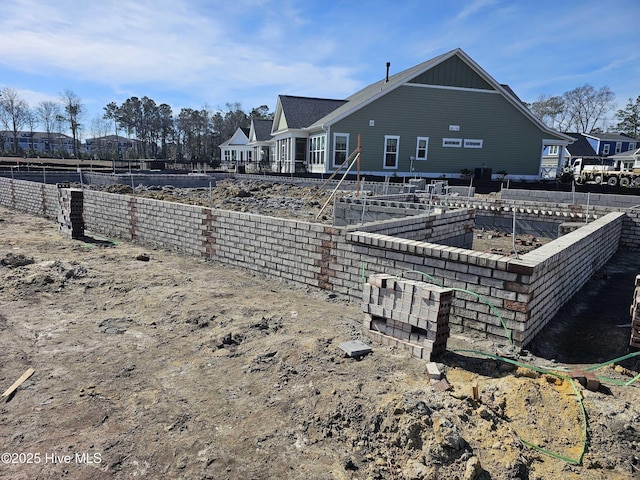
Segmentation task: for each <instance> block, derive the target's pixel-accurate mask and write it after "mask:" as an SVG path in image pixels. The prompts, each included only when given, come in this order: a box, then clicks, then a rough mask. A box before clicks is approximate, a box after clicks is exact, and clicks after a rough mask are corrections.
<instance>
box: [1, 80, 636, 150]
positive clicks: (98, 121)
mask: <svg viewBox="0 0 640 480" xmlns="http://www.w3.org/2000/svg"><path fill="white" fill-rule="evenodd" d="M614 101H615V95H614V93H613V92H612V91H611V89H610V88H609V87H607V86H604V87H601V88H599V89H596V88H595V87H593V86H591V85H589V84H586V85H583V86H581V87H577V88H575V89H573V90H570V91H568V92H565V93H563V94H562V95H557V96H548V95H541V96H540V97H539V98H538V100H536V101H535V102H532V103H530V104H526V103H525V105H526V106H527V107H528V108H529V109H530V110H531V112H532V113H533V114H534V115H536V116H537V117H538V118H540V119H541V120H542V121H543V122H544V123H545V124H546V125H548V126H549V127H552V128H554V129H556V130H559V131H561V132H578V133H598V132H599V133H601V132H605V131H615V132H616V133H625V134H627V135H630V136H632V137H634V138H638V136H639V135H640V96H638V97H637V98H636V99H635V100H634V99H632V98H630V99H629V101H628V103H627V105H626V106H625V107H624V108H621V109H618V110H617V111H616V112H615V114H614V116H613V118H614V119H615V120H616V121H617V123H616V124H614V125H610V124H608V123H607V122H608V119H609V118H610V114H611V112H613V111H614V110H615V103H614ZM225 108H226V109H225V110H220V109H218V110H214V109H212V108H210V107H206V106H205V107H203V108H201V109H199V110H198V109H193V108H182V109H181V110H180V111H179V112H178V113H177V114H175V113H174V112H173V111H172V108H171V106H169V105H167V104H166V103H161V104H157V103H156V102H155V101H154V100H153V99H151V98H149V97H146V96H144V97H142V98H138V97H130V98H128V99H126V100H125V101H124V102H122V103H121V104H118V103H116V102H111V103H109V104H108V105H106V106H105V107H104V113H103V115H102V116H97V117H95V118H94V119H92V120H91V122H90V123H89V124H88V125H87V124H86V123H85V122H84V116H85V107H84V105H83V103H82V101H81V99H80V98H79V97H78V95H76V94H75V93H74V92H72V91H70V90H65V91H63V92H62V93H61V94H60V99H59V101H57V102H56V101H42V102H40V103H39V104H38V105H36V106H35V107H34V108H31V107H30V106H29V105H28V104H27V102H26V101H25V100H23V99H22V98H20V96H19V95H18V93H17V91H16V90H15V89H13V88H10V87H5V88H3V89H2V90H0V125H1V126H2V127H3V128H4V130H5V131H7V132H9V134H10V135H11V137H12V138H13V142H11V150H12V151H10V152H3V153H5V154H7V153H9V154H13V155H22V154H23V153H25V152H23V151H22V149H21V147H20V145H19V142H18V136H19V134H20V133H21V132H24V131H25V130H27V131H29V132H30V133H31V138H32V139H33V133H34V132H35V131H37V128H38V127H41V129H42V130H44V133H45V135H46V137H47V138H48V142H47V149H48V151H46V152H45V154H49V155H58V154H65V151H63V150H64V149H63V146H62V143H61V141H62V138H61V135H60V134H61V133H62V132H63V131H66V132H71V136H72V141H73V155H74V156H75V157H76V158H81V157H82V156H83V155H87V154H86V153H83V152H82V151H81V149H80V134H81V132H84V133H85V134H86V133H89V136H90V137H93V138H101V137H106V136H108V135H111V134H113V133H115V135H116V137H126V138H129V139H133V140H132V141H131V142H130V143H131V145H132V146H131V147H130V149H129V150H128V151H127V152H125V153H123V152H121V151H120V149H119V148H118V142H107V141H105V142H98V143H96V144H95V145H94V146H93V149H92V151H91V155H94V156H97V157H100V158H103V159H116V158H122V157H123V156H125V157H128V158H157V159H166V160H173V161H176V162H210V161H216V160H219V159H220V152H219V149H218V145H220V144H221V143H222V142H224V141H225V140H227V139H229V138H230V137H231V136H232V135H233V133H234V132H235V131H236V129H237V128H238V127H248V126H249V125H250V122H251V119H252V118H257V119H259V118H273V113H272V112H269V108H268V106H266V105H262V106H260V107H257V108H254V109H252V110H251V111H250V112H249V113H247V112H245V111H243V109H242V106H241V104H240V103H238V102H236V103H227V104H226V106H225ZM32 142H33V140H32ZM0 150H4V142H1V141H0ZM29 150H30V151H29ZM26 153H28V154H35V153H36V152H35V151H34V148H33V143H32V144H31V148H28V149H27V152H26Z"/></svg>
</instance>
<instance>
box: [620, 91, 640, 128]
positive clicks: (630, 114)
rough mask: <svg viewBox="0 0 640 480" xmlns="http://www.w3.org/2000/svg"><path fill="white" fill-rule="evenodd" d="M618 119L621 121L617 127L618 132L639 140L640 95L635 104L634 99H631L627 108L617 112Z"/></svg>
mask: <svg viewBox="0 0 640 480" xmlns="http://www.w3.org/2000/svg"><path fill="white" fill-rule="evenodd" d="M616 118H617V119H618V120H619V123H618V125H616V128H617V129H618V131H620V132H621V133H625V134H627V135H629V136H631V137H633V138H638V135H640V95H639V96H638V98H636V100H635V102H634V101H633V98H630V99H629V103H627V106H626V107H625V108H624V109H622V110H618V111H617V112H616Z"/></svg>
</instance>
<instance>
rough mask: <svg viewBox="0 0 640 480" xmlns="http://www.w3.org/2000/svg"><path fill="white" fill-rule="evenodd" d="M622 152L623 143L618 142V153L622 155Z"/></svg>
mask: <svg viewBox="0 0 640 480" xmlns="http://www.w3.org/2000/svg"><path fill="white" fill-rule="evenodd" d="M621 151H622V142H616V153H620V152H621Z"/></svg>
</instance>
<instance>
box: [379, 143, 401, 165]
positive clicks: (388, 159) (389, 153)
mask: <svg viewBox="0 0 640 480" xmlns="http://www.w3.org/2000/svg"><path fill="white" fill-rule="evenodd" d="M399 150H400V137H398V136H397V135H385V136H384V164H383V168H398V152H399Z"/></svg>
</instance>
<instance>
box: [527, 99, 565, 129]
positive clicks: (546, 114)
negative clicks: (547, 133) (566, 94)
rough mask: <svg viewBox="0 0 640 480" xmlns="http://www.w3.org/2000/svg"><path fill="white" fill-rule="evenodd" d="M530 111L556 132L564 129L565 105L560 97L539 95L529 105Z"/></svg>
mask: <svg viewBox="0 0 640 480" xmlns="http://www.w3.org/2000/svg"><path fill="white" fill-rule="evenodd" d="M530 110H531V112H532V113H533V114H534V115H535V116H537V117H538V118H539V119H540V120H542V121H543V122H544V123H545V124H546V125H548V126H549V127H551V128H555V129H557V130H564V129H565V128H566V113H565V105H564V100H563V98H562V97H559V96H553V97H549V96H547V95H541V96H540V97H539V98H538V100H536V101H535V102H533V103H532V104H531V106H530Z"/></svg>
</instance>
